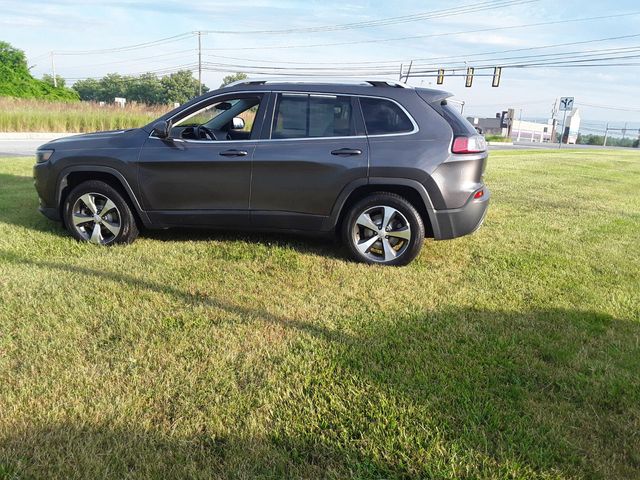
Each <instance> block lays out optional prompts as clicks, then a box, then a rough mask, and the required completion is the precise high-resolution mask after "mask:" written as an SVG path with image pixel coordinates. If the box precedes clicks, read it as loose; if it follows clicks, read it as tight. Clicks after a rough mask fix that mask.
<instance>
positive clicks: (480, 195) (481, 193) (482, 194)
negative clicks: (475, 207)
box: [473, 190, 484, 199]
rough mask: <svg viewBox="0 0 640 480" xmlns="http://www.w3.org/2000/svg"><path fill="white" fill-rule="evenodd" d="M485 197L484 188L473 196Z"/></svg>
mask: <svg viewBox="0 0 640 480" xmlns="http://www.w3.org/2000/svg"><path fill="white" fill-rule="evenodd" d="M482 197H484V190H478V191H477V192H476V193H474V194H473V198H475V199H477V198H482Z"/></svg>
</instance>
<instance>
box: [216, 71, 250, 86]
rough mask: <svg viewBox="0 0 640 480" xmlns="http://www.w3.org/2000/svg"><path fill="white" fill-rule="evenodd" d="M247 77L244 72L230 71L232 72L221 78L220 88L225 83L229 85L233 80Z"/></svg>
mask: <svg viewBox="0 0 640 480" xmlns="http://www.w3.org/2000/svg"><path fill="white" fill-rule="evenodd" d="M247 78H249V77H247V74H246V73H242V72H236V73H232V74H230V75H227V76H226V77H224V78H223V79H222V83H221V84H220V88H222V87H226V86H227V85H229V84H230V83H233V82H239V81H240V80H246V79H247Z"/></svg>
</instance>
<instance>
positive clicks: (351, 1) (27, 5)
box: [0, 0, 640, 129]
mask: <svg viewBox="0 0 640 480" xmlns="http://www.w3.org/2000/svg"><path fill="white" fill-rule="evenodd" d="M493 1H496V0H493ZM505 1H507V0H505ZM518 1H520V2H521V3H520V4H516V5H512V6H504V7H501V8H497V7H492V8H491V9H488V10H484V11H475V12H468V13H462V14H456V15H451V14H450V13H452V12H451V10H450V9H452V8H457V7H460V8H461V9H462V8H467V7H468V6H469V5H476V6H477V5H481V4H482V5H483V6H487V0H454V1H451V0H449V1H440V0H438V1H426V2H425V1H418V0H405V1H402V2H389V1H373V0H370V1H357V0H346V1H345V0H343V1H335V0H320V1H319V0H277V1H276V0H247V1H235V2H234V1H229V0H225V1H224V2H220V1H213V2H207V1H204V0H201V1H199V2H182V1H177V0H165V1H161V2H158V1H151V0H140V1H134V0H112V1H109V2H100V1H94V0H84V1H78V0H60V1H46V0H24V1H22V2H15V1H5V0H0V12H1V13H0V40H4V41H8V42H10V43H11V44H12V45H13V46H15V47H17V48H20V49H22V50H24V51H25V52H26V54H27V58H28V60H29V64H30V65H31V66H32V67H33V68H32V73H33V74H34V76H36V77H41V76H42V74H44V73H51V59H50V56H49V53H48V52H50V51H54V52H56V53H55V55H54V59H55V64H56V73H58V74H59V75H62V76H63V77H65V78H67V79H69V80H68V83H72V82H73V81H74V80H73V79H76V78H85V77H100V76H102V75H104V74H106V73H109V72H118V73H122V74H134V73H136V74H137V73H142V72H145V71H160V70H163V69H166V70H171V69H176V68H177V67H179V66H181V65H194V64H195V63H196V62H197V37H196V36H194V35H186V36H184V37H181V38H177V39H174V40H171V41H168V42H166V43H163V44H161V45H154V46H150V47H146V48H136V49H133V50H129V51H117V52H104V53H103V52H98V51H95V50H104V49H112V48H114V47H122V46H128V45H136V44H141V43H146V42H151V41H154V40H158V39H161V38H166V37H172V36H176V35H180V34H183V33H185V32H193V31H198V30H215V31H218V32H219V33H208V34H204V35H202V37H201V41H202V48H203V50H202V52H203V61H205V62H208V63H209V64H210V63H223V64H234V65H240V66H247V65H270V66H279V67H282V66H285V67H297V68H302V67H305V66H306V65H305V64H315V66H316V67H317V66H319V65H320V66H321V65H322V64H341V65H337V67H338V71H337V73H338V74H341V72H342V71H344V73H345V74H348V73H351V74H353V73H357V70H356V68H367V69H369V68H375V71H376V72H388V75H387V76H386V78H389V79H395V80H397V79H398V74H399V72H400V64H401V63H403V64H404V65H405V68H406V65H407V64H408V63H409V62H410V61H411V60H412V59H424V60H419V61H416V62H415V65H417V67H415V69H414V70H420V69H427V70H428V69H431V70H433V69H437V68H440V67H444V68H447V67H449V66H451V64H452V63H454V62H456V65H457V66H459V67H460V68H464V66H465V64H464V62H467V66H474V65H476V66H477V65H480V64H482V65H485V66H487V65H490V64H491V65H493V63H495V64H496V65H499V64H501V62H502V63H504V62H510V61H513V60H509V59H505V57H506V58H508V57H514V56H523V55H534V54H538V55H542V54H551V53H561V52H571V53H575V52H584V51H585V50H595V49H598V50H603V49H614V48H629V49H630V50H631V52H630V53H627V55H633V54H634V53H635V54H636V55H640V54H639V53H638V52H640V4H639V3H638V2H637V0H619V1H616V2H603V1H602V0H599V1H594V0H581V1H576V0H567V1H563V2H558V1H552V0H529V1H526V0H518ZM489 6H490V5H489ZM442 10H449V12H448V13H449V14H447V15H443V14H440V15H435V16H434V15H433V12H436V11H442ZM429 12H431V15H425V14H428V13H429ZM453 13H455V12H453ZM617 14H624V15H622V16H618V17H615V18H604V19H603V18H600V19H598V20H590V21H581V22H567V23H557V22H564V21H567V20H572V19H579V18H588V17H602V16H609V15H617ZM399 16H407V17H409V18H408V21H404V22H403V23H397V22H396V23H394V22H389V21H387V24H383V25H376V26H372V27H368V28H352V29H347V30H337V31H327V30H326V29H324V30H322V31H306V32H297V33H282V32H280V33H268V32H265V31H274V30H288V29H301V28H308V27H319V26H335V25H342V24H348V23H354V22H372V21H373V22H376V21H380V20H385V19H390V18H391V19H393V18H395V17H399ZM429 16H430V17H431V18H428V17H429ZM424 17H427V18H424ZM413 20H415V21H413ZM530 24H537V25H536V26H528V27H522V25H530ZM513 26H515V27H516V28H505V27H513ZM478 30H484V31H481V32H478ZM221 31H231V32H236V33H222V32H221ZM259 31H262V32H263V33H258V32H259ZM472 31H475V32H472ZM237 32H240V33H237ZM246 32H247V33H246ZM631 35H638V36H637V37H630V38H618V39H614V40H608V41H599V42H593V43H583V44H575V43H576V42H585V41H591V40H600V39H604V38H609V37H622V36H631ZM398 37H418V38H404V39H398ZM394 39H395V40H394ZM348 43H350V44H348ZM559 43H565V44H566V43H574V45H567V46H562V47H556V48H547V49H538V50H529V51H526V50H525V51H520V52H511V53H502V54H492V55H490V56H486V55H484V56H483V55H479V54H486V52H500V51H504V50H513V49H530V48H532V47H540V46H547V45H554V44H559ZM318 44H321V45H325V46H315V47H313V46H310V45H318ZM326 44H337V45H329V46H326ZM345 44H348V45H345ZM633 47H637V48H638V50H633ZM89 51H92V52H89ZM80 52H87V53H80ZM599 54H600V55H605V54H604V53H599ZM220 57H230V58H220ZM496 57H500V58H502V60H500V61H493V62H491V61H488V60H487V61H482V60H483V59H485V58H496ZM540 58H542V57H539V58H536V59H534V60H535V61H539V60H540ZM296 62H298V63H296ZM365 62H373V64H369V66H367V64H366V63H365ZM611 62H613V61H609V63H611ZM619 62H620V61H619ZM624 62H625V63H633V62H634V60H633V59H627V60H625V61H624ZM594 63H598V62H594ZM603 63H604V62H603ZM635 63H636V65H640V58H637V59H635ZM380 64H383V65H380ZM371 65H373V67H371ZM208 68H218V69H226V70H237V71H242V70H243V68H240V67H238V68H235V67H226V66H225V67H219V66H218V67H212V66H209V67H208ZM245 69H246V68H245ZM458 73H460V72H458ZM477 73H484V74H487V73H491V72H490V71H489V70H481V71H477ZM639 74H640V66H628V65H627V66H624V67H614V66H602V67H591V68H584V67H581V68H556V67H553V68H552V67H549V66H544V67H538V68H523V69H517V68H506V67H505V68H504V69H503V72H502V78H501V83H500V86H499V87H498V88H493V87H492V86H491V77H490V76H485V77H481V76H478V77H476V78H474V81H473V85H472V87H471V88H466V87H465V85H464V77H463V76H457V77H452V76H450V75H448V76H445V81H444V84H443V85H442V86H439V85H436V80H435V78H410V79H409V83H410V84H412V85H415V86H424V87H433V88H440V89H444V90H448V91H450V92H452V93H453V94H454V96H455V99H457V100H459V101H464V102H465V107H464V108H465V113H467V114H469V115H474V116H494V115H495V113H496V112H498V111H501V110H503V109H506V108H508V107H512V108H515V109H516V112H517V113H518V114H519V111H520V109H522V117H523V118H548V117H549V115H550V113H551V109H552V106H553V103H554V102H555V100H556V99H557V98H558V97H562V96H573V97H575V99H576V105H577V106H578V107H579V108H580V110H581V113H582V118H583V123H584V124H585V125H589V124H591V125H592V126H593V128H594V129H597V128H601V126H602V125H603V122H606V121H609V122H612V125H614V126H622V125H623V124H624V122H629V125H630V126H635V128H638V127H640V123H638V122H640V95H639V93H640V90H639V88H638V78H639ZM224 75H225V73H224V72H218V71H204V72H203V81H204V83H205V84H207V85H208V86H209V87H213V88H215V87H217V86H218V85H219V84H220V81H221V79H222V77H223V76H224ZM252 76H254V77H258V75H252ZM602 107H607V108H602Z"/></svg>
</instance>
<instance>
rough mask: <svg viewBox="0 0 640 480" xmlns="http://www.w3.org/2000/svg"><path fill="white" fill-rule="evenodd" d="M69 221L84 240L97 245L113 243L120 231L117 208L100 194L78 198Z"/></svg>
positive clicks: (120, 222) (89, 194)
mask: <svg viewBox="0 0 640 480" xmlns="http://www.w3.org/2000/svg"><path fill="white" fill-rule="evenodd" d="M71 221H72V222H73V226H74V228H75V229H76V231H77V232H78V233H79V234H80V236H81V237H82V238H83V239H84V240H86V241H88V242H91V243H95V244H98V245H107V244H108V243H111V242H113V241H114V240H115V239H116V237H117V236H118V234H119V233H120V230H121V229H122V217H121V215H120V211H119V210H118V207H116V205H115V203H113V201H112V200H111V199H110V198H108V197H106V196H105V195H103V194H101V193H85V194H84V195H82V196H80V197H79V198H78V199H77V200H76V201H75V203H74V204H73V209H72V211H71Z"/></svg>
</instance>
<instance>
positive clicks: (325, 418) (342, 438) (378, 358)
mask: <svg viewBox="0 0 640 480" xmlns="http://www.w3.org/2000/svg"><path fill="white" fill-rule="evenodd" d="M0 260H2V261H4V262H10V263H13V264H16V265H30V266H35V267H38V268H42V269H48V270H54V271H58V272H60V273H65V272H73V273H75V274H81V275H86V276H88V277H96V278H100V279H106V280H111V281H115V282H119V283H123V284H126V285H129V286H131V287H133V288H144V289H148V290H149V291H153V292H157V293H160V294H164V295H169V296H171V297H174V298H176V299H179V300H180V301H184V302H186V303H189V304H196V305H203V306H208V307H212V308H217V309H223V310H225V311H227V312H230V313H232V314H234V316H236V315H238V316H240V317H241V318H246V319H254V318H258V319H261V320H264V321H267V322H272V323H277V324H279V325H282V326H283V327H284V328H288V329H293V330H295V331H298V332H300V333H301V336H300V337H299V341H300V345H299V346H298V347H297V350H296V352H297V353H296V354H295V355H294V357H293V359H291V360H289V361H290V362H293V363H292V364H291V365H288V367H287V369H286V372H287V373H286V375H284V377H283V378H285V379H286V383H288V384H289V383H290V384H291V385H305V387H304V388H297V389H293V390H292V391H291V390H290V391H289V395H288V396H287V397H286V398H282V401H281V402H279V403H278V405H276V406H275V407H274V408H275V410H274V412H273V420H272V424H271V426H270V431H269V432H268V433H267V434H266V436H265V437H264V438H244V437H242V436H230V437H219V436H216V434H215V433H207V432H206V425H203V432H201V433H198V434H196V435H192V436H190V437H188V438H177V437H175V436H173V435H172V434H170V433H169V432H167V431H164V430H161V429H160V428H156V427H155V426H151V427H150V428H149V429H148V430H143V429H141V428H137V426H136V425H131V426H130V427H127V428H123V427H118V428H115V427H112V426H109V425H102V424H101V425H87V424H84V425H80V424H74V423H73V422H70V423H67V424H63V425H40V426H29V427H27V428H25V429H24V430H18V431H16V432H15V433H14V434H11V435H9V436H8V438H3V439H0V465H2V464H4V467H2V468H4V469H5V472H4V473H5V476H6V477H11V475H12V474H13V473H16V474H17V475H16V476H18V477H20V476H22V475H25V476H27V477H29V476H32V475H33V476H35V477H66V478H71V477H93V478H95V477H113V478H122V477H157V478H170V477H174V478H185V477H187V478H196V477H210V476H213V477H220V478H253V477H268V478H292V477H307V478H318V477H336V478H346V477H350V478H443V477H449V478H489V477H491V478H534V477H540V478H543V477H544V478H553V477H558V478H561V477H572V478H573V477H585V478H637V477H638V474H639V473H640V455H639V454H638V452H640V438H639V437H638V435H637V432H638V428H639V427H640V407H639V405H640V380H639V378H638V375H637V372H638V371H639V370H640V355H639V354H640V352H639V349H638V345H639V339H640V324H638V323H636V322H632V321H627V320H618V319H615V318H613V317H611V316H609V315H606V314H602V313H598V312H593V311H580V310H563V309H530V310H526V311H521V312H508V311H483V310H476V309H473V308H461V307H457V308H456V307H448V308H443V309H441V310H439V311H435V312H419V313H414V314H411V313H406V312H403V311H399V312H398V313H397V315H391V316H384V317H381V318H371V319H367V321H366V322H363V324H362V325H359V326H358V327H357V329H356V330H355V331H353V332H351V333H348V334H347V333H345V332H341V331H336V330H333V329H331V328H327V327H326V326H325V325H323V324H322V323H321V322H317V321H316V322H310V321H305V320H301V319H293V318H286V317H282V316H278V315H274V314H271V313H268V312H265V311H262V310H260V309H254V308H251V307H247V306H240V305H236V304H233V303H231V302H229V301H226V300H224V293H221V294H220V297H219V298H218V297H215V298H214V297H210V296H202V295H194V294H191V293H188V292H185V291H182V290H180V289H177V288H174V287H172V286H169V285H164V284H158V283H155V282H152V281H149V280H145V279H142V278H137V277H134V276H130V275H125V274H119V273H111V272H105V271H103V270H94V269H91V268H85V267H77V266H70V265H66V264H63V263H58V262H48V261H33V260H30V259H26V258H22V257H20V256H18V255H15V254H12V253H9V252H6V251H5V252H0ZM305 338H306V340H304V339H305ZM280 367H281V366H280ZM273 368H274V369H276V370H277V369H278V368H279V366H278V365H274V367H273ZM328 372H331V373H328ZM283 381H285V380H283ZM2 473H3V472H2V470H1V469H0V477H2Z"/></svg>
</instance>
